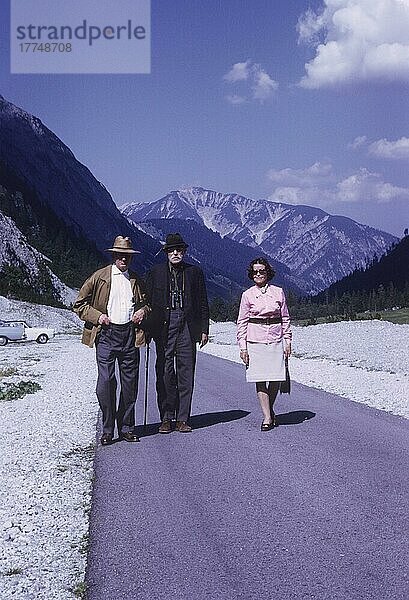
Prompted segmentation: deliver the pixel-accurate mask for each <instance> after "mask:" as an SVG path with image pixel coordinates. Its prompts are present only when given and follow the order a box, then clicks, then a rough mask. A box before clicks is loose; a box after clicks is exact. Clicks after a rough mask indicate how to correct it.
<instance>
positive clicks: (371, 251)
mask: <svg viewBox="0 0 409 600" xmlns="http://www.w3.org/2000/svg"><path fill="white" fill-rule="evenodd" d="M120 209H121V212H122V213H123V214H124V215H125V216H126V217H128V218H129V219H130V220H131V221H133V222H134V223H138V222H142V221H147V220H150V219H161V218H166V219H169V218H178V219H192V220H194V221H196V222H197V223H200V224H201V225H204V226H205V227H207V228H208V229H210V230H212V231H214V232H217V233H219V234H220V235H221V237H223V238H224V237H230V238H231V239H233V240H235V241H237V242H240V243H242V244H245V245H246V246H250V247H254V248H259V249H260V250H261V251H262V252H264V253H265V254H267V255H268V256H269V257H271V258H272V259H273V260H278V261H280V262H281V263H284V264H285V265H287V267H289V269H290V270H291V271H292V273H293V275H294V276H295V277H297V278H301V279H303V280H304V291H305V292H307V293H317V292H319V291H321V290H322V289H325V288H326V287H328V285H331V284H332V283H333V282H334V281H336V280H338V279H341V278H342V277H344V276H345V275H347V274H348V273H349V272H351V271H352V270H353V269H354V268H355V267H357V266H364V265H365V264H366V263H367V261H368V259H371V258H372V257H373V256H374V255H382V254H383V253H384V252H385V251H386V249H387V248H388V247H389V246H390V245H391V244H392V243H393V242H394V241H396V240H397V238H395V236H393V235H391V234H389V233H387V232H382V231H379V230H377V229H374V228H373V227H370V226H367V225H363V224H361V223H357V222H356V221H354V220H353V219H350V218H349V217H343V216H341V215H330V214H329V213H326V212H325V211H323V210H322V209H319V208H314V207H310V206H304V205H290V204H284V203H277V202H273V201H272V200H254V199H251V198H247V197H246V196H240V195H239V194H223V193H222V192H216V191H214V190H206V189H205V188H202V187H192V188H185V189H183V190H173V191H172V192H170V193H169V194H167V195H166V196H164V197H163V198H160V199H159V200H156V201H154V202H151V203H140V202H139V203H127V204H125V205H123V206H122V207H120Z"/></svg>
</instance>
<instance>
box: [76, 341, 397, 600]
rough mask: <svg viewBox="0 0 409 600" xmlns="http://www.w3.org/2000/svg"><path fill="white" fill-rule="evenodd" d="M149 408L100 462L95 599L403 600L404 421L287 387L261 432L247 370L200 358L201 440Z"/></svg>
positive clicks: (91, 580)
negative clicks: (142, 428)
mask: <svg viewBox="0 0 409 600" xmlns="http://www.w3.org/2000/svg"><path fill="white" fill-rule="evenodd" d="M151 383H152V384H153V376H151ZM155 403H156V401H155V395H154V392H153V389H152V390H151V392H150V423H155V424H154V425H151V426H149V427H148V430H147V431H146V432H145V435H144V437H142V438H141V442H140V443H139V444H129V443H126V442H120V443H115V444H113V445H112V446H110V447H106V448H101V447H98V449H97V452H96V459H95V468H96V480H95V489H94V501H93V509H92V515H91V547H90V554H89V563H88V573H87V580H88V585H89V596H88V598H89V600H121V599H126V600H148V599H149V600H169V599H171V598H175V599H180V600H196V599H197V600H204V599H214V600H219V599H223V600H237V599H243V600H252V599H259V598H264V599H272V598H274V599H279V600H287V599H289V600H290V599H312V598H314V599H324V598H325V599H330V600H341V599H342V600H344V599H345V600H361V599H365V600H368V599H379V600H385V599H393V600H400V599H401V600H403V599H405V600H406V599H407V598H409V585H408V579H409V573H408V556H409V553H408V543H407V532H408V530H409V528H408V520H409V519H408V516H409V510H408V501H407V493H408V487H409V486H408V481H407V467H408V422H407V421H406V420H405V419H403V418H399V417H394V416H392V415H388V414H386V413H384V412H382V411H377V410H374V409H371V408H368V407H366V406H364V405H360V404H357V403H354V402H350V401H348V400H345V399H342V398H340V397H338V396H334V395H331V394H326V393H324V392H322V391H319V390H315V389H312V388H308V387H305V386H302V385H297V384H293V390H292V393H291V396H284V395H282V396H280V397H279V398H278V401H277V404H276V408H277V413H278V415H279V417H278V420H279V427H278V428H277V429H275V430H273V431H270V432H267V433H262V432H260V423H261V417H260V410H259V408H258V406H257V399H256V397H255V393H254V391H253V386H252V385H251V384H246V383H245V382H244V373H243V370H242V368H241V366H240V365H238V364H235V363H231V362H228V361H224V360H221V359H219V358H215V357H212V356H209V355H206V354H202V353H200V354H199V357H198V368H197V379H196V388H195V395H194V406H193V414H194V417H193V418H192V420H191V423H192V425H193V427H194V428H195V430H194V431H193V432H192V433H191V434H180V433H176V432H174V433H172V434H170V435H159V434H157V428H158V416H157V410H156V406H155ZM140 404H141V405H142V402H140ZM140 409H141V406H140ZM139 416H140V421H141V418H142V417H141V415H139ZM140 421H139V422H140Z"/></svg>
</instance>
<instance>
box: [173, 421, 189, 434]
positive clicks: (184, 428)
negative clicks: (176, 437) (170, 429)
mask: <svg viewBox="0 0 409 600" xmlns="http://www.w3.org/2000/svg"><path fill="white" fill-rule="evenodd" d="M176 431H180V433H190V432H191V431H192V428H191V427H190V425H188V424H187V423H186V421H176Z"/></svg>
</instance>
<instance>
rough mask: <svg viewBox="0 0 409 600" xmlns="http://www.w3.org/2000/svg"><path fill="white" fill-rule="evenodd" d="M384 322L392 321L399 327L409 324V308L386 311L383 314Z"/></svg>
mask: <svg viewBox="0 0 409 600" xmlns="http://www.w3.org/2000/svg"><path fill="white" fill-rule="evenodd" d="M381 315H382V319H383V320H384V321H391V323H397V324H398V325H408V324H409V308H399V309H398V310H386V311H385V312H382V313H381Z"/></svg>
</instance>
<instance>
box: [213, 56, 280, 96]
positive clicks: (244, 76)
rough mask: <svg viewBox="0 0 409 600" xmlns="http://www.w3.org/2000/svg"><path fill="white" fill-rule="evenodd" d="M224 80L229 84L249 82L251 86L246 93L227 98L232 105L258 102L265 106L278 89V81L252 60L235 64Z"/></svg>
mask: <svg viewBox="0 0 409 600" xmlns="http://www.w3.org/2000/svg"><path fill="white" fill-rule="evenodd" d="M223 80H224V81H225V83H227V84H238V83H243V82H247V83H248V84H249V86H250V89H248V88H246V89H245V92H244V93H241V94H230V95H228V96H225V98H226V100H227V101H228V102H230V103H231V104H243V103H244V102H248V101H250V100H257V101H258V102H260V103H261V104H263V103H264V102H265V101H266V100H269V99H270V98H271V97H272V96H273V93H274V92H275V90H277V89H278V83H277V81H275V80H274V79H273V78H272V77H270V75H269V74H268V73H267V72H266V71H265V70H264V69H263V68H262V67H261V65H259V64H257V63H253V62H252V61H251V60H246V61H245V62H240V63H235V64H234V65H233V66H232V68H231V69H230V71H228V72H227V73H226V74H225V75H224V76H223Z"/></svg>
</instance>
